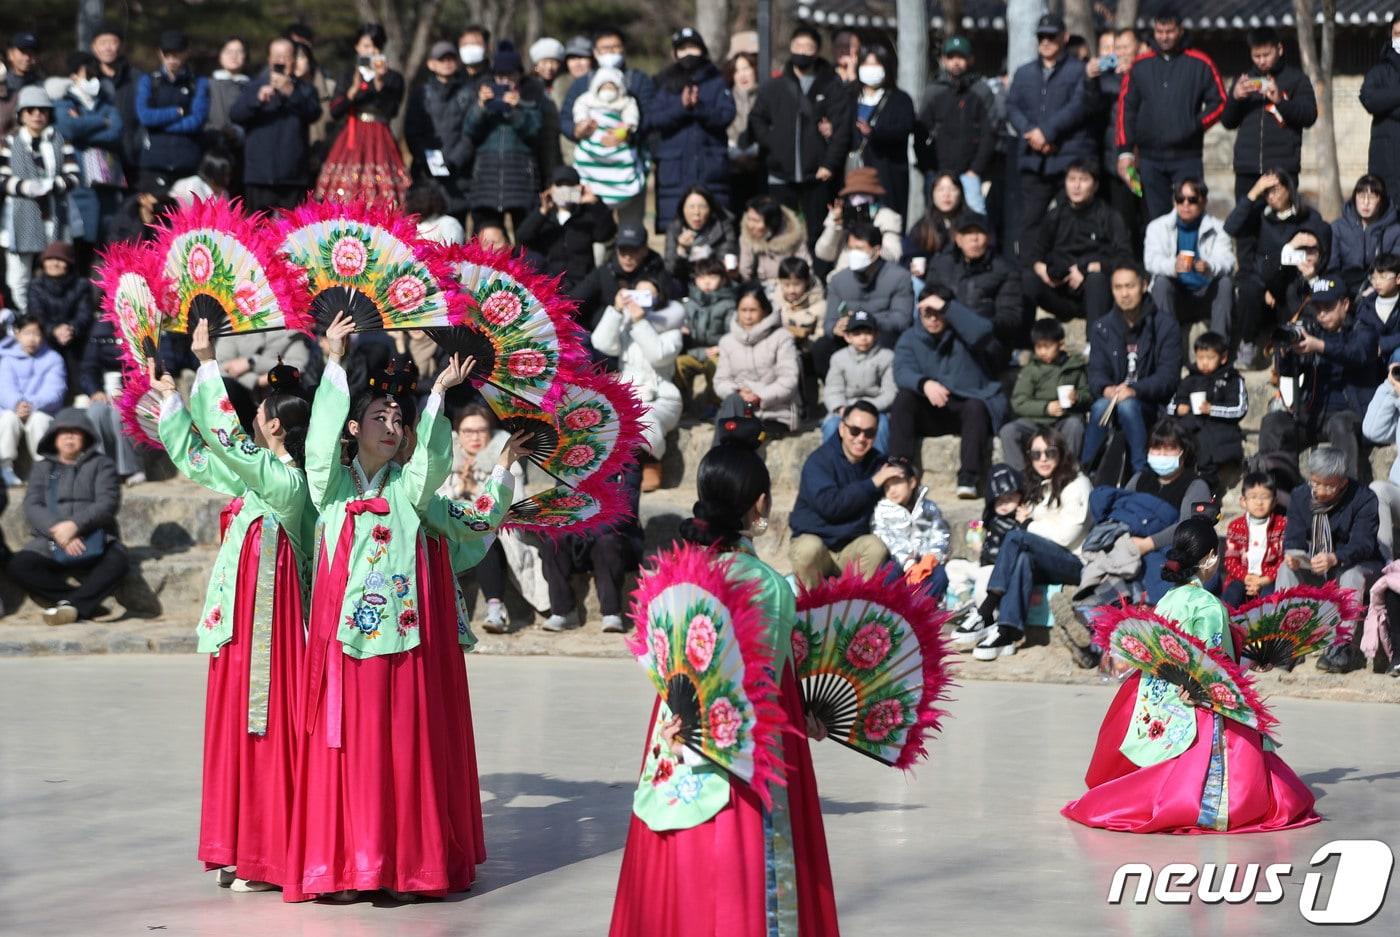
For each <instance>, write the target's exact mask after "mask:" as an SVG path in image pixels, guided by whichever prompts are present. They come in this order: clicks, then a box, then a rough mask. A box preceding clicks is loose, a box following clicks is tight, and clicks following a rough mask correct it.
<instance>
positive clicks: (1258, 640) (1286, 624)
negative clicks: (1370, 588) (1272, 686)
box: [1230, 582, 1361, 667]
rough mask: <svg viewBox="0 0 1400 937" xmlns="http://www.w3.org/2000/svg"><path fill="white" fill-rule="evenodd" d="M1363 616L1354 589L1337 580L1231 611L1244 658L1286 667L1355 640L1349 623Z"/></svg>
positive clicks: (1258, 599)
mask: <svg viewBox="0 0 1400 937" xmlns="http://www.w3.org/2000/svg"><path fill="white" fill-rule="evenodd" d="M1360 617H1361V606H1360V605H1359V604H1358V603H1357V601H1356V598H1355V596H1354V595H1353V594H1352V591H1351V590H1350V589H1343V588H1342V587H1341V586H1340V585H1338V584H1337V583H1335V582H1329V583H1326V584H1324V585H1323V586H1321V587H1318V586H1295V587H1293V588H1292V589H1284V590H1282V591H1280V592H1275V593H1274V594H1272V595H1266V596H1263V597H1261V598H1257V599H1254V600H1253V601H1250V602H1246V603H1245V604H1244V605H1241V606H1240V607H1239V608H1237V609H1232V610H1231V612H1230V627H1231V629H1232V630H1233V632H1234V635H1235V641H1236V644H1237V646H1238V650H1239V653H1240V657H1242V658H1248V659H1249V660H1252V661H1254V662H1255V663H1256V664H1259V665H1260V666H1262V667H1277V666H1286V665H1288V664H1290V663H1293V662H1295V661H1298V660H1301V659H1302V658H1304V657H1306V656H1308V655H1309V654H1314V653H1319V652H1322V651H1326V650H1327V649H1328V648H1329V647H1331V646H1332V645H1334V644H1339V643H1345V642H1347V641H1349V640H1351V629H1350V627H1348V626H1347V624H1346V623H1347V622H1349V621H1355V620H1357V619H1358V618H1360Z"/></svg>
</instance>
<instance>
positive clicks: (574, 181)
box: [549, 166, 579, 185]
mask: <svg viewBox="0 0 1400 937" xmlns="http://www.w3.org/2000/svg"><path fill="white" fill-rule="evenodd" d="M549 184H550V185H578V184H579V176H578V170H577V169H575V168H574V167H572V166H555V167H554V172H552V173H550V174H549Z"/></svg>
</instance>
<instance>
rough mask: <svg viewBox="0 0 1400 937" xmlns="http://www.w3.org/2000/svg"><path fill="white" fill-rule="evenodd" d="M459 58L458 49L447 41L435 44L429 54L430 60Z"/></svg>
mask: <svg viewBox="0 0 1400 937" xmlns="http://www.w3.org/2000/svg"><path fill="white" fill-rule="evenodd" d="M456 57H457V47H456V46H455V45H453V44H452V43H450V42H447V41H445V40H444V41H439V42H435V43H433V47H432V49H431V50H429V52H428V58H430V59H455V58H456Z"/></svg>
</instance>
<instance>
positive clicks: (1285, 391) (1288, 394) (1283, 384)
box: [1278, 377, 1293, 407]
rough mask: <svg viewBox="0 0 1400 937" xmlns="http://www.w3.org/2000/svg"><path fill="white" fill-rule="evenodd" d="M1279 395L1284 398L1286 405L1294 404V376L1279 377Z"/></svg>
mask: <svg viewBox="0 0 1400 937" xmlns="http://www.w3.org/2000/svg"><path fill="white" fill-rule="evenodd" d="M1278 395H1279V397H1281V398H1282V399H1283V405H1284V406H1285V407H1291V406H1293V378H1291V377H1281V378H1279V379H1278Z"/></svg>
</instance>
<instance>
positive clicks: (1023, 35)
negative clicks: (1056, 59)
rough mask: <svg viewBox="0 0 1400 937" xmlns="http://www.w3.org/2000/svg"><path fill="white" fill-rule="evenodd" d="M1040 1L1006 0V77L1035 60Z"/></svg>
mask: <svg viewBox="0 0 1400 937" xmlns="http://www.w3.org/2000/svg"><path fill="white" fill-rule="evenodd" d="M1040 11H1041V5H1040V0H1006V75H1007V78H1008V79H1009V78H1010V77H1011V76H1012V75H1014V74H1016V69H1018V68H1020V67H1021V66H1022V65H1025V64H1026V63H1027V62H1030V61H1033V60H1034V59H1035V24H1036V21H1037V20H1039V19H1040Z"/></svg>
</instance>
